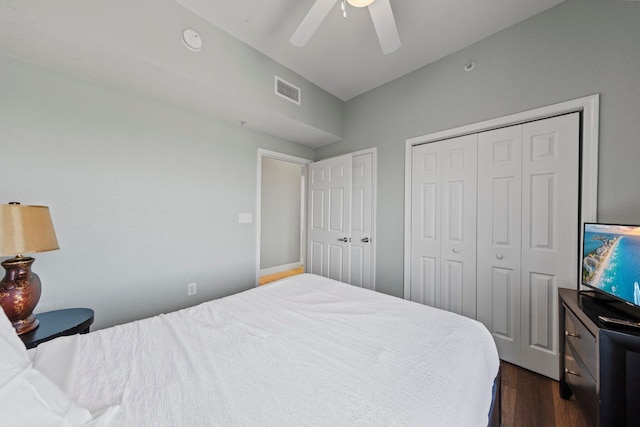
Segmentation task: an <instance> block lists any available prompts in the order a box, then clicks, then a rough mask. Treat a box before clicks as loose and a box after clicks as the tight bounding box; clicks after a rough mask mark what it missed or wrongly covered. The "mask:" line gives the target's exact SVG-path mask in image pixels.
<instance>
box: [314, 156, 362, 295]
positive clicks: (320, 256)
mask: <svg viewBox="0 0 640 427" xmlns="http://www.w3.org/2000/svg"><path fill="white" fill-rule="evenodd" d="M351 162H352V155H351V154H347V155H344V156H340V157H334V158H331V159H327V160H322V161H319V162H316V163H312V164H310V165H309V196H308V197H309V199H308V200H309V209H308V227H307V229H308V248H307V270H306V271H307V272H310V273H314V274H318V275H321V276H325V277H330V278H332V279H335V280H339V281H341V282H346V283H349V280H350V277H349V276H350V258H351V257H350V246H351V243H350V238H351V235H350V233H351V185H352V182H351V181H352V178H351V170H352V164H351Z"/></svg>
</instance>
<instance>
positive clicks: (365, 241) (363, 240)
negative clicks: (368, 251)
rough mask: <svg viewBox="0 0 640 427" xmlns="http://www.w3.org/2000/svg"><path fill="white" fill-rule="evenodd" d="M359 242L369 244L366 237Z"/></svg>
mask: <svg viewBox="0 0 640 427" xmlns="http://www.w3.org/2000/svg"><path fill="white" fill-rule="evenodd" d="M360 241H361V242H362V243H369V238H368V237H363V238H362V239H360Z"/></svg>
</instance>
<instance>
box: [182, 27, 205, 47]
mask: <svg viewBox="0 0 640 427" xmlns="http://www.w3.org/2000/svg"><path fill="white" fill-rule="evenodd" d="M182 42H183V43H184V45H185V46H186V47H187V49H189V50H192V51H194V52H198V51H199V50H200V49H202V39H201V38H200V36H199V35H198V33H196V32H195V31H193V30H190V29H186V30H184V31H183V32H182Z"/></svg>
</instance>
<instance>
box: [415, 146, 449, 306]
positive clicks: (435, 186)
mask: <svg viewBox="0 0 640 427" xmlns="http://www.w3.org/2000/svg"><path fill="white" fill-rule="evenodd" d="M440 150H441V143H440V142H434V143H431V144H424V145H420V146H416V147H414V148H413V156H412V157H413V160H412V161H413V163H412V169H411V170H412V180H411V181H412V184H411V201H412V202H411V228H412V230H413V233H412V237H411V288H410V299H411V301H415V302H419V303H422V304H427V305H431V306H435V305H436V287H437V285H438V283H440V199H441V182H442V178H441V175H442V174H441V171H440V165H441V161H440V154H441V153H440Z"/></svg>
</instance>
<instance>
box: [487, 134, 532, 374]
mask: <svg viewBox="0 0 640 427" xmlns="http://www.w3.org/2000/svg"><path fill="white" fill-rule="evenodd" d="M521 159H522V127H521V126H513V127H507V128H503V129H497V130H494V131H489V132H483V133H481V134H480V135H479V139H478V235H477V239H478V243H477V245H478V320H480V321H481V322H482V323H484V325H485V326H486V327H487V329H489V331H490V332H491V333H492V334H493V337H494V340H495V342H496V346H497V347H498V353H499V354H500V358H501V359H503V360H506V361H507V362H511V363H514V364H518V365H519V364H520V289H521V284H520V278H521V267H520V265H521V264H520V259H521V246H522V245H521V240H522V239H521V228H522V227H521V217H522V214H521V212H522V208H521V205H522V202H521V187H522V182H521V181H522V180H521V174H522V172H521V163H522V161H521Z"/></svg>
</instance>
